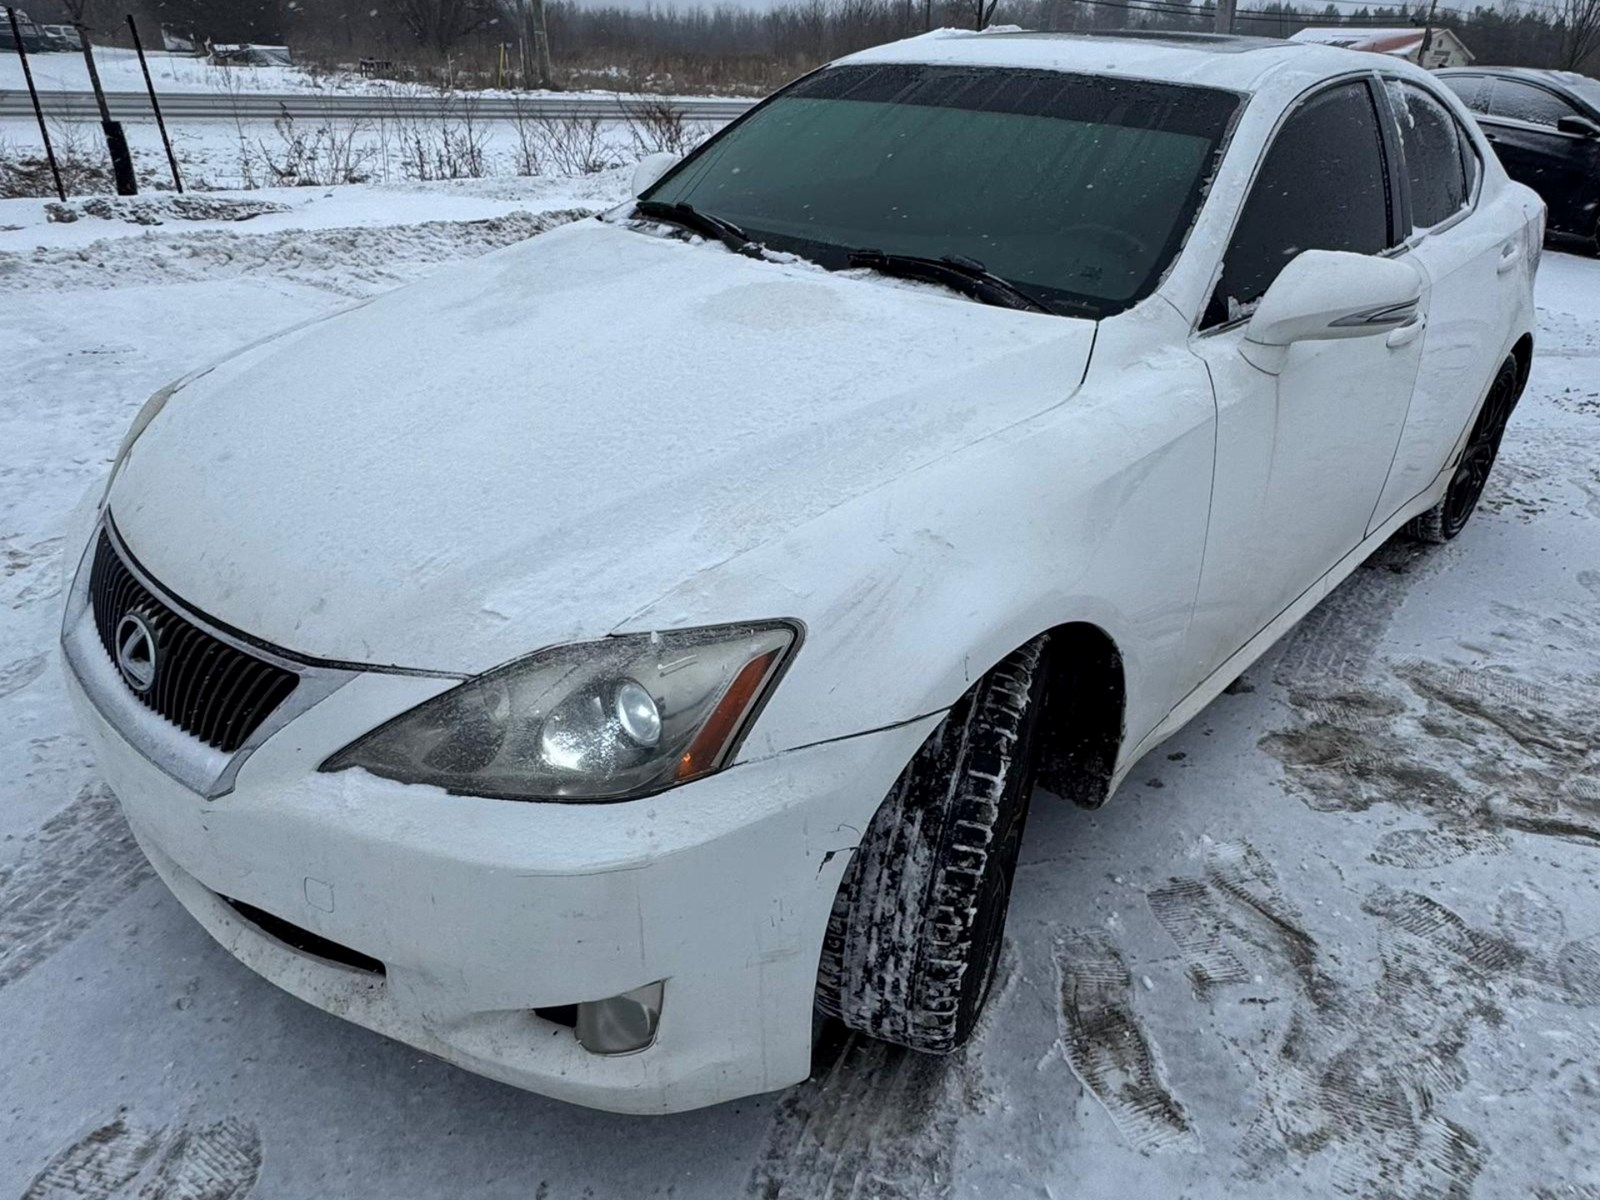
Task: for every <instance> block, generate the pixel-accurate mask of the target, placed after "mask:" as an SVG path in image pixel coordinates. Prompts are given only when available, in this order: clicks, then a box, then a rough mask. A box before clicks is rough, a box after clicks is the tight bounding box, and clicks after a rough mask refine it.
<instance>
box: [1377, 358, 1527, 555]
mask: <svg viewBox="0 0 1600 1200" xmlns="http://www.w3.org/2000/svg"><path fill="white" fill-rule="evenodd" d="M1519 375H1520V372H1519V371H1518V370H1517V364H1516V360H1514V359H1510V358H1508V359H1506V361H1505V362H1503V363H1501V364H1500V370H1499V372H1498V373H1496V375H1495V377H1494V382H1493V383H1492V384H1490V385H1489V395H1488V396H1487V397H1486V398H1485V399H1484V402H1483V408H1482V410H1481V411H1479V413H1478V419H1477V421H1476V422H1474V424H1473V426H1472V436H1471V437H1469V438H1468V439H1467V447H1466V449H1465V450H1463V451H1462V452H1461V461H1460V462H1458V463H1457V464H1456V470H1455V474H1454V475H1452V476H1451V477H1450V486H1449V487H1448V488H1447V489H1445V493H1444V499H1443V500H1440V501H1439V503H1438V504H1436V505H1434V506H1433V507H1432V508H1430V509H1429V510H1428V511H1427V512H1425V513H1423V514H1421V515H1420V516H1417V517H1413V518H1412V519H1411V520H1410V521H1408V522H1407V523H1406V525H1405V528H1404V530H1403V532H1404V533H1405V534H1406V536H1408V537H1410V538H1412V539H1413V540H1415V541H1419V542H1433V543H1442V542H1448V541H1449V540H1450V539H1451V538H1453V537H1455V536H1456V534H1458V533H1460V532H1461V531H1462V529H1464V528H1465V527H1466V524H1467V518H1468V517H1470V516H1472V512H1473V509H1475V508H1477V506H1478V499H1479V497H1481V496H1482V495H1483V487H1484V484H1486V483H1488V482H1489V471H1490V469H1491V468H1493V466H1494V460H1495V458H1496V456H1498V455H1499V453H1500V439H1501V438H1502V437H1504V436H1505V432H1506V422H1507V421H1509V420H1510V419H1511V410H1512V409H1513V408H1515V407H1516V406H1517V397H1518V394H1519V388H1518V383H1519Z"/></svg>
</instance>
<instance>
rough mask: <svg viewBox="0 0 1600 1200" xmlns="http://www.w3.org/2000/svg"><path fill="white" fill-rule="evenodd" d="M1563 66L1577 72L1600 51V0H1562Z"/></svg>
mask: <svg viewBox="0 0 1600 1200" xmlns="http://www.w3.org/2000/svg"><path fill="white" fill-rule="evenodd" d="M1561 23H1562V25H1563V26H1564V27H1565V28H1564V29H1563V32H1562V37H1561V65H1562V66H1563V67H1565V68H1566V69H1567V70H1569V71H1576V70H1577V69H1578V68H1579V67H1581V66H1582V65H1583V63H1584V61H1585V60H1586V59H1587V58H1588V57H1589V56H1590V55H1591V54H1593V53H1594V52H1595V51H1596V50H1600V0H1561Z"/></svg>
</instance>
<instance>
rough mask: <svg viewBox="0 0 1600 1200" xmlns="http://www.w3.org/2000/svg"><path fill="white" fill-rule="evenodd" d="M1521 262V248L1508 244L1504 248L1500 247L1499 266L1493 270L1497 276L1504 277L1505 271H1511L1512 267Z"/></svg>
mask: <svg viewBox="0 0 1600 1200" xmlns="http://www.w3.org/2000/svg"><path fill="white" fill-rule="evenodd" d="M1521 261H1522V247H1521V246H1516V245H1510V244H1508V245H1505V246H1501V247H1500V265H1499V266H1497V267H1496V268H1495V272H1496V273H1497V274H1500V275H1504V274H1505V273H1506V272H1507V271H1509V270H1511V268H1512V267H1514V266H1516V265H1517V264H1518V263H1519V262H1521Z"/></svg>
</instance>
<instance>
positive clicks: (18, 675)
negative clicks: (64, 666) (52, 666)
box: [0, 654, 50, 700]
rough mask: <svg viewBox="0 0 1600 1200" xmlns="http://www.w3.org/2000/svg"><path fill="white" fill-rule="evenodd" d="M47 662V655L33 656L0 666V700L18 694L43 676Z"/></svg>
mask: <svg viewBox="0 0 1600 1200" xmlns="http://www.w3.org/2000/svg"><path fill="white" fill-rule="evenodd" d="M49 661H50V656H49V655H48V654H35V655H32V656H31V657H28V658H22V659H18V660H17V661H16V662H9V663H6V664H5V665H4V666H0V700H3V699H5V698H6V697H7V696H9V695H12V694H13V693H15V692H20V691H21V690H22V689H23V688H25V687H27V686H28V685H29V684H30V683H32V682H33V681H34V680H35V679H37V678H39V676H41V675H43V674H44V668H45V665H46V664H47V663H48V662H49Z"/></svg>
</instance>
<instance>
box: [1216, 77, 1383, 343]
mask: <svg viewBox="0 0 1600 1200" xmlns="http://www.w3.org/2000/svg"><path fill="white" fill-rule="evenodd" d="M1389 232H1390V226H1389V186H1388V175H1387V173H1386V170H1385V167H1384V160H1383V143H1382V140H1381V138H1380V137H1379V133H1378V114H1377V111H1376V109H1375V108H1374V107H1373V103H1372V93H1371V92H1370V91H1368V90H1367V85H1366V84H1365V83H1347V84H1341V85H1339V86H1338V87H1334V88H1330V89H1328V90H1327V91H1325V92H1319V93H1318V94H1317V95H1315V96H1313V97H1311V99H1309V100H1307V101H1305V103H1303V104H1302V105H1301V106H1300V107H1299V108H1298V109H1296V110H1295V111H1294V112H1293V113H1292V114H1290V116H1289V119H1288V120H1286V121H1285V122H1284V123H1283V124H1282V125H1281V126H1280V127H1279V129H1278V136H1277V137H1276V138H1274V139H1273V142H1272V146H1271V148H1270V149H1269V150H1268V151H1267V156H1266V158H1265V159H1264V160H1263V162H1262V164H1261V170H1260V171H1259V172H1258V173H1257V175H1256V181H1255V186H1254V187H1253V188H1252V189H1251V192H1250V195H1249V197H1248V198H1247V199H1246V200H1245V204H1244V211H1243V212H1242V213H1241V214H1240V216H1239V224H1238V226H1237V228H1235V230H1234V233H1233V241H1232V242H1231V243H1230V244H1229V246H1228V252H1227V255H1226V257H1225V258H1224V259H1223V265H1222V278H1221V280H1220V281H1219V282H1218V283H1217V290H1216V292H1215V293H1213V295H1212V297H1211V303H1210V304H1209V305H1208V306H1207V308H1206V314H1205V319H1204V321H1203V322H1202V324H1203V325H1206V326H1210V325H1219V324H1223V323H1225V322H1228V321H1236V320H1238V319H1240V318H1241V317H1244V316H1247V315H1249V313H1250V312H1251V310H1252V309H1253V308H1254V307H1255V304H1256V302H1257V301H1258V300H1260V299H1261V297H1262V294H1263V293H1265V292H1266V290H1267V288H1268V287H1270V286H1271V284H1272V281H1273V280H1274V279H1276V278H1277V277H1278V272H1279V271H1282V270H1283V268H1284V267H1285V266H1287V265H1288V264H1289V260H1290V259H1292V258H1294V256H1295V255H1297V254H1299V253H1300V252H1301V251H1302V250H1349V251H1353V252H1354V253H1356V254H1377V253H1379V252H1381V251H1383V250H1385V249H1387V248H1388V247H1389V245H1390V244H1391V238H1390V236H1389Z"/></svg>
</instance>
